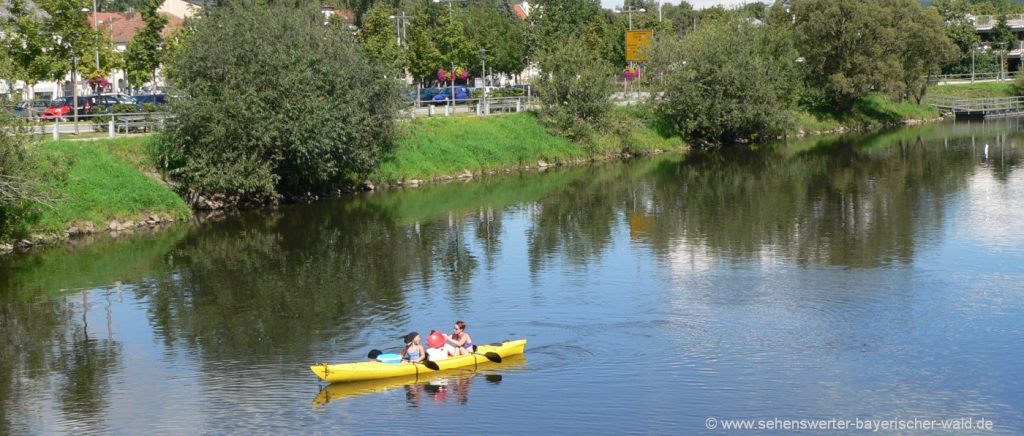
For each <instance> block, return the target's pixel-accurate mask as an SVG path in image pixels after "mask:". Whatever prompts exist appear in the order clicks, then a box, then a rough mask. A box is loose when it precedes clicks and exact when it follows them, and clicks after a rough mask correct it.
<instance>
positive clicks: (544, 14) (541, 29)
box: [527, 0, 601, 56]
mask: <svg viewBox="0 0 1024 436" xmlns="http://www.w3.org/2000/svg"><path fill="white" fill-rule="evenodd" d="M600 15H601V4H600V3H599V2H598V1H597V0H537V2H536V4H534V5H533V8H532V12H531V13H530V26H531V31H530V32H529V33H528V34H527V35H528V37H527V46H528V55H531V56H532V55H534V54H536V53H540V52H544V51H548V52H554V51H555V49H556V48H557V47H560V46H562V45H564V44H565V43H566V41H568V40H571V39H574V38H578V37H581V36H582V35H584V34H585V33H586V31H587V28H588V27H589V26H590V23H591V22H593V21H595V20H596V19H597V18H598V17H599V16H600Z"/></svg>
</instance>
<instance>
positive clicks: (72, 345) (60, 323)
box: [0, 298, 121, 434]
mask: <svg viewBox="0 0 1024 436" xmlns="http://www.w3.org/2000/svg"><path fill="white" fill-rule="evenodd" d="M75 312H76V310H75V309H74V304H73V303H72V302H71V301H69V299H68V298H60V299H52V300H48V301H23V300H20V299H10V300H5V301H4V302H3V303H2V304H0V356H2V358H0V402H2V404H3V407H0V434H17V433H23V432H24V429H23V430H22V431H17V426H18V418H21V419H25V418H32V417H35V416H36V413H35V407H37V406H38V405H37V404H34V402H33V401H29V400H26V399H25V398H24V397H25V396H26V394H29V395H30V394H31V392H32V391H33V390H37V389H38V390H43V389H47V388H49V387H50V386H51V385H50V383H49V382H50V380H51V377H52V376H53V374H60V375H61V376H62V377H61V378H60V379H58V380H59V382H58V384H57V387H58V389H59V391H58V392H57V395H56V396H57V398H59V399H60V405H61V410H62V411H63V412H64V413H65V414H67V415H68V416H69V419H73V420H77V421H79V422H81V421H82V420H93V419H99V417H101V416H102V415H103V413H102V412H103V410H104V409H105V408H106V407H107V404H108V398H109V395H108V394H109V391H110V380H109V378H110V375H111V374H113V373H115V372H117V371H118V368H119V366H120V363H121V353H120V344H119V343H118V342H116V341H112V340H110V339H109V338H107V339H97V338H90V337H89V335H88V333H87V329H86V325H85V324H84V323H82V322H79V320H80V318H78V316H76V314H75ZM108 315H109V314H108Z"/></svg>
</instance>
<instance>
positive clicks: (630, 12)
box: [615, 6, 661, 30]
mask: <svg viewBox="0 0 1024 436" xmlns="http://www.w3.org/2000/svg"><path fill="white" fill-rule="evenodd" d="M658 10H659V12H660V10H661V9H660V8H659V9H658ZM634 12H647V9H644V8H634V7H632V6H630V7H629V8H627V9H616V10H615V13H617V14H623V13H624V14H626V16H627V17H629V30H633V13H634Z"/></svg>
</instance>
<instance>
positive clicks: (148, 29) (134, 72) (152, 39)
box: [125, 0, 167, 86]
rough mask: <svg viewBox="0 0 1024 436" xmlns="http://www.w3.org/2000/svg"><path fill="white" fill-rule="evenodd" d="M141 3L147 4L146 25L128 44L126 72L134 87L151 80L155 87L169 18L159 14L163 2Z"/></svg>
mask: <svg viewBox="0 0 1024 436" xmlns="http://www.w3.org/2000/svg"><path fill="white" fill-rule="evenodd" d="M140 1H143V2H144V4H145V7H144V8H142V10H141V14H142V19H143V21H145V23H146V25H145V26H144V27H143V28H142V30H141V31H139V32H138V33H136V34H135V36H134V37H132V40H131V41H130V42H129V43H128V48H127V50H126V52H125V70H126V71H125V72H126V73H127V75H128V83H130V84H131V85H132V86H141V85H142V84H143V83H145V82H146V79H150V80H151V81H152V82H153V84H154V86H155V85H156V69H157V68H158V67H159V66H160V63H161V61H162V59H161V49H162V45H163V36H162V32H163V30H164V26H166V25H167V17H165V16H163V15H161V14H160V13H159V12H158V10H159V9H160V5H162V4H163V0H140Z"/></svg>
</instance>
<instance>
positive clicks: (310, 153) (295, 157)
mask: <svg viewBox="0 0 1024 436" xmlns="http://www.w3.org/2000/svg"><path fill="white" fill-rule="evenodd" d="M193 32H194V33H193V34H192V35H190V36H188V37H187V38H185V39H184V41H183V42H182V44H183V46H182V47H181V49H179V50H177V51H176V52H174V54H173V56H172V57H171V58H170V59H169V61H168V64H169V65H170V67H171V70H172V71H173V72H174V74H173V75H172V76H171V80H172V81H171V85H172V86H174V87H175V88H176V89H177V91H178V93H179V94H180V95H181V99H180V100H179V101H177V102H176V103H175V104H173V105H172V106H171V109H172V112H173V113H174V114H175V115H176V117H177V118H176V123H175V124H174V127H173V129H172V130H171V131H170V132H169V133H168V134H167V135H166V136H164V137H163V138H162V141H161V142H160V144H159V146H158V147H157V150H156V151H157V153H156V158H157V162H159V163H160V164H161V166H162V167H163V169H164V170H166V171H169V173H170V174H171V175H172V176H174V177H176V178H177V180H179V181H180V182H181V186H182V188H183V189H185V190H188V191H193V192H199V193H203V194H211V193H221V194H226V195H233V196H237V197H239V198H240V199H241V200H243V201H265V200H268V199H269V198H272V197H274V196H276V195H283V194H303V193H306V192H326V191H329V190H331V189H334V188H336V187H337V186H338V184H339V183H342V182H344V181H346V180H347V178H348V177H352V176H359V175H365V174H367V173H368V172H369V171H371V170H372V169H373V168H374V167H375V166H376V165H377V163H378V162H379V161H380V159H381V158H382V157H383V156H384V155H385V154H386V153H388V152H389V151H390V150H391V149H392V147H393V140H394V138H395V135H396V128H395V122H394V118H395V116H396V113H397V111H398V107H399V104H400V97H399V93H398V91H399V89H398V84H397V83H396V82H395V81H394V80H392V79H387V78H385V73H386V71H385V70H384V68H383V66H381V65H379V64H378V63H375V62H372V61H370V59H369V56H368V55H367V54H366V53H365V52H363V51H362V50H361V48H360V47H359V46H358V45H357V44H355V43H353V41H352V39H351V36H350V35H346V34H344V33H340V32H336V31H333V30H332V29H330V27H329V26H325V25H324V23H323V16H322V15H321V14H320V12H319V4H317V3H313V2H303V3H301V4H300V5H298V6H296V5H295V4H282V3H281V2H272V1H269V0H238V1H232V2H231V3H229V4H226V5H224V6H220V7H217V8H213V9H209V10H207V11H204V13H203V17H202V19H199V20H195V30H194V31H193Z"/></svg>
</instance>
